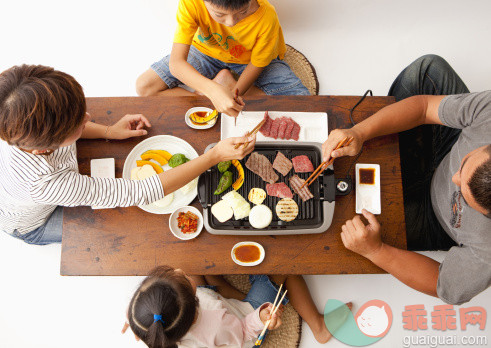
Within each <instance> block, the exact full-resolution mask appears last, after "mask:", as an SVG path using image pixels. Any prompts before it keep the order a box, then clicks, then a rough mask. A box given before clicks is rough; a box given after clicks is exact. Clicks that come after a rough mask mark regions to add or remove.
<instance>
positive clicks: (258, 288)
mask: <svg viewBox="0 0 491 348" xmlns="http://www.w3.org/2000/svg"><path fill="white" fill-rule="evenodd" d="M249 282H250V283H251V289H250V290H249V292H248V293H247V295H246V298H245V299H244V300H243V301H244V302H249V303H250V304H251V306H252V308H254V309H255V310H256V309H258V308H259V307H261V306H262V305H263V304H264V303H266V302H271V303H273V302H274V300H275V299H276V294H277V293H278V289H279V286H278V285H276V283H274V282H273V281H272V280H271V279H269V277H268V276H267V275H250V276H249ZM198 287H200V288H206V289H211V290H214V291H217V288H216V286H213V285H199V286H198ZM283 292H284V290H283V291H281V294H280V298H281V296H283ZM287 303H288V298H287V297H286V296H285V298H284V299H283V301H282V302H281V304H283V305H286V304H287Z"/></svg>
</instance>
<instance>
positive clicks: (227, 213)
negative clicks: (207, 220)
mask: <svg viewBox="0 0 491 348" xmlns="http://www.w3.org/2000/svg"><path fill="white" fill-rule="evenodd" d="M211 213H212V214H213V216H214V217H215V218H216V219H217V220H218V221H220V222H222V223H223V222H225V221H228V220H230V219H231V218H232V216H234V211H233V209H232V206H231V205H230V203H229V202H227V201H224V200H223V199H222V200H221V201H218V202H216V203H215V204H213V205H212V206H211Z"/></svg>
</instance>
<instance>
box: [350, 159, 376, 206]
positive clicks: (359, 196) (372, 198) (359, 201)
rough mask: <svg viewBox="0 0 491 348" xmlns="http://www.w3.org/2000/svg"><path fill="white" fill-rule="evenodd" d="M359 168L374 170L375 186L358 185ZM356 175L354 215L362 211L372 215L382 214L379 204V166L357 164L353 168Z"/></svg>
mask: <svg viewBox="0 0 491 348" xmlns="http://www.w3.org/2000/svg"><path fill="white" fill-rule="evenodd" d="M360 168H374V169H375V184H374V185H365V184H360ZM355 173H356V213H357V214H361V211H362V210H363V209H366V210H368V211H369V212H370V213H372V214H380V213H381V212H382V209H381V206H380V205H381V204H380V165H378V164H364V163H357V164H356V166H355Z"/></svg>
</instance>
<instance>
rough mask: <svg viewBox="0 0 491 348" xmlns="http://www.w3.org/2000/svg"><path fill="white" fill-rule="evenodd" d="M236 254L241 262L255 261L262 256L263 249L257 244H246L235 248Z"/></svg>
mask: <svg viewBox="0 0 491 348" xmlns="http://www.w3.org/2000/svg"><path fill="white" fill-rule="evenodd" d="M234 255H235V258H236V259H237V260H238V261H240V262H255V261H257V260H259V259H260V257H261V250H259V248H258V247H257V246H255V245H250V244H245V245H241V246H239V247H237V248H235V250H234Z"/></svg>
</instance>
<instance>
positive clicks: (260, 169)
mask: <svg viewBox="0 0 491 348" xmlns="http://www.w3.org/2000/svg"><path fill="white" fill-rule="evenodd" d="M245 165H246V167H247V168H248V169H249V170H250V171H251V172H253V173H255V174H257V175H259V176H260V177H261V179H263V180H264V181H266V182H269V183H270V184H274V183H275V182H277V181H278V179H279V176H278V174H276V172H275V171H274V169H273V165H272V164H271V162H270V161H269V160H268V158H267V157H266V156H264V155H261V154H259V153H257V152H253V153H251V155H250V156H249V158H248V159H247V162H246V164H245Z"/></svg>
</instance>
